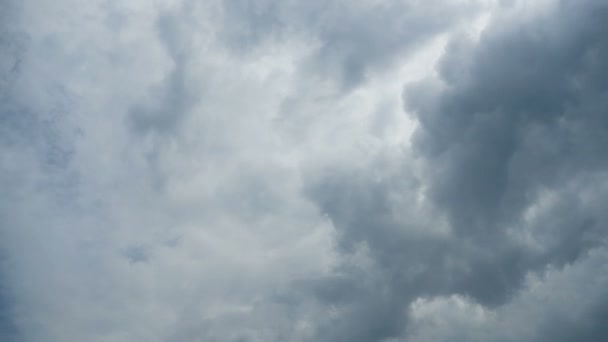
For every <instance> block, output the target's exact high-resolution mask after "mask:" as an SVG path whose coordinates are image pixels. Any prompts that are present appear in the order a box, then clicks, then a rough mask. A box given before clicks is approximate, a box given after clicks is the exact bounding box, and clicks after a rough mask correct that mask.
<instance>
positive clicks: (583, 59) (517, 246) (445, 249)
mask: <svg viewBox="0 0 608 342" xmlns="http://www.w3.org/2000/svg"><path fill="white" fill-rule="evenodd" d="M514 12H516V10H514ZM607 22H608V7H606V5H605V4H602V3H601V2H598V1H584V2H576V3H574V2H567V1H564V2H558V3H555V4H552V5H551V6H549V7H548V8H545V9H544V10H543V11H539V13H536V14H535V15H533V16H526V17H523V18H522V17H518V16H517V14H512V15H504V16H499V17H498V18H497V19H495V20H494V21H493V22H492V24H491V26H490V27H489V28H488V29H487V30H485V31H484V32H483V34H482V36H481V38H480V40H479V41H475V40H474V39H473V38H470V37H468V36H466V35H462V36H458V37H456V38H453V39H452V40H451V41H450V43H449V44H448V45H447V47H446V51H445V54H444V55H443V57H442V58H441V60H440V62H439V65H438V73H439V78H440V79H439V80H432V79H428V80H423V81H420V82H418V83H415V84H413V85H408V86H407V87H406V89H405V91H404V96H405V100H406V103H407V109H408V110H409V111H413V112H415V115H416V118H417V119H418V121H419V128H418V129H417V131H416V132H415V135H414V137H413V146H414V150H415V152H416V154H417V155H418V157H419V158H421V159H420V160H421V161H422V162H423V164H424V167H423V170H424V175H423V176H422V184H423V185H424V187H423V188H418V187H417V186H411V187H410V188H407V187H402V186H398V185H397V184H399V183H395V179H392V180H384V181H383V182H380V183H378V182H375V181H373V177H372V176H371V174H370V173H363V174H362V175H353V174H352V173H349V172H335V173H329V174H327V175H325V176H322V177H321V179H322V180H321V181H320V182H318V183H315V184H316V185H314V186H313V189H314V190H312V192H311V197H312V198H313V199H314V200H315V201H316V202H317V203H318V204H319V207H320V209H321V211H322V212H325V213H327V214H328V215H329V217H330V218H331V220H332V222H333V223H334V225H335V227H336V229H337V232H338V236H339V240H338V241H339V242H340V244H341V246H344V244H346V245H347V246H350V245H352V244H353V243H359V244H363V245H365V246H366V247H367V248H368V249H369V256H370V257H371V259H372V260H373V261H374V271H373V272H371V271H370V274H369V277H372V276H375V277H377V280H376V281H377V282H378V283H379V284H380V285H376V286H373V287H372V286H370V287H369V288H364V289H361V284H362V280H361V279H362V278H363V277H364V276H362V275H361V274H359V273H352V272H347V274H352V276H351V277H350V278H349V277H348V276H346V279H348V281H341V282H340V285H336V286H332V285H331V284H333V283H334V282H335V281H336V280H334V279H333V278H330V279H327V280H326V284H327V285H323V286H322V287H321V288H325V287H326V286H329V288H334V287H335V288H336V289H340V290H335V291H330V292H322V295H321V296H322V297H321V298H322V299H321V302H323V303H326V304H327V305H329V306H331V307H333V306H335V307H337V308H338V309H337V310H338V311H340V310H344V311H345V312H346V313H348V314H344V315H339V316H338V318H337V320H338V321H339V322H340V324H334V323H333V322H332V323H329V324H328V326H329V327H331V328H328V329H330V331H332V332H334V333H337V334H347V333H349V334H350V335H348V337H345V336H346V335H345V336H342V335H339V336H341V337H338V338H336V339H335V340H351V341H354V340H361V341H367V340H381V339H382V338H387V337H396V336H399V335H400V334H402V333H403V332H404V331H407V317H406V316H407V310H408V307H409V305H410V304H411V303H412V302H413V301H414V300H415V299H416V298H420V297H429V296H431V297H433V296H449V295H453V294H459V295H464V296H466V297H467V298H471V299H472V300H473V301H475V302H477V303H480V304H482V305H483V306H485V307H489V308H500V307H502V306H504V305H508V303H510V301H511V300H512V299H513V298H515V297H516V296H518V293H519V292H520V291H521V287H522V286H523V284H524V282H525V277H526V276H527V275H529V274H530V273H535V272H541V273H542V272H543V270H544V269H545V268H546V267H547V266H548V265H553V266H555V267H563V266H564V265H568V264H571V263H573V262H576V261H577V260H585V259H586V258H587V257H586V255H587V254H586V253H587V252H588V251H590V250H593V249H596V248H600V249H603V248H606V245H605V243H606V236H607V235H606V234H607V233H608V221H607V217H606V214H605V213H604V212H605V210H603V209H602V208H601V205H597V203H605V200H606V199H605V198H606V196H607V193H606V188H605V187H604V185H600V184H605V183H606V178H605V169H606V163H607V162H608V155H607V154H606V150H605V148H604V146H606V143H607V141H606V137H607V135H606V134H605V132H606V128H608V126H607V125H608V121H606V118H607V117H606V115H605V113H606V110H608V102H607V99H606V96H605V94H606V90H607V84H606V82H605V80H606V77H605V72H606V70H608V64H607V63H606V61H608V59H606V58H605V57H606V53H607V51H608V40H606V37H608V35H607V34H606V33H607V30H608V25H606V23H607ZM402 177H403V178H404V179H408V178H410V177H411V176H408V175H407V174H403V175H402ZM419 189H420V190H421V191H424V193H425V194H426V197H427V198H428V199H429V200H430V203H431V204H432V206H433V207H434V208H435V210H436V212H437V213H438V214H439V215H441V214H442V213H443V214H445V218H446V219H447V224H448V226H449V230H450V233H449V234H448V235H439V236H432V235H431V236H428V235H426V236H425V235H420V234H418V235H417V234H412V233H411V231H420V229H416V228H415V227H416V226H417V225H420V224H419V223H417V222H416V217H417V216H416V213H415V212H414V213H409V210H412V209H411V208H412V207H415V203H416V200H415V195H411V196H410V197H411V198H410V199H409V200H406V201H404V202H401V205H402V206H401V207H399V206H398V205H396V204H395V203H392V204H391V202H394V198H395V194H400V193H416V192H417V191H418V190H419ZM406 196H407V195H406ZM397 203H400V202H397ZM408 205H409V206H410V208H408V207H407V206H408ZM400 211H406V212H408V213H409V215H405V216H406V217H408V218H409V219H410V220H406V221H404V220H401V219H395V218H396V217H399V214H400ZM427 229H430V227H429V228H427ZM343 250H344V251H345V253H351V252H352V251H351V250H350V249H348V248H346V249H343ZM587 276H588V277H591V278H593V277H594V276H599V277H603V275H599V274H597V275H593V274H590V275H587ZM343 278H344V276H340V278H339V279H343ZM324 284H325V283H324ZM382 288H387V289H388V290H387V291H388V293H389V294H384V295H382V294H381V293H382V290H381V289H382ZM352 291H354V293H356V294H353V295H352V296H351V297H349V299H348V300H345V299H344V295H345V294H348V293H351V292H352ZM327 293H329V295H328V294H327ZM370 297H371V298H373V300H368V299H367V298H370ZM384 297H389V298H391V299H392V300H391V301H390V303H389V302H383V300H382V298H384ZM598 299H599V300H600V301H601V302H602V303H605V301H606V298H605V297H599V298H598ZM378 303H385V304H381V305H379V306H378V305H377V304H378ZM597 307H598V308H597V309H596V308H595V305H594V306H593V307H592V308H589V309H588V310H589V313H588V316H584V317H578V318H575V319H571V318H563V319H565V320H566V322H567V324H566V325H565V326H567V327H568V328H564V329H563V331H562V330H561V329H558V331H559V335H560V336H570V337H572V338H575V336H576V338H582V339H584V340H589V341H595V340H601V337H602V336H603V335H602V334H604V330H602V329H601V328H599V326H600V325H599V324H596V323H595V322H596V321H597V320H598V319H599V318H598V317H599V316H594V314H595V312H597V311H598V310H599V311H601V310H602V309H601V308H602V307H603V304H598V306H597ZM378 308H381V309H380V310H379V309H378ZM543 315H551V312H546V313H543ZM379 317H381V318H379ZM363 322H367V323H366V324H364V323H363ZM374 322H381V323H374ZM531 324H544V323H542V321H538V322H531ZM362 325H363V326H364V327H365V328H361V327H362ZM560 326H562V327H564V325H560ZM353 327H357V328H356V329H354V328H353ZM554 334H555V335H557V334H558V333H557V332H556V333H554ZM554 334H553V333H552V334H551V335H544V334H543V335H542V336H541V337H540V339H539V340H551V338H550V336H554ZM495 338H497V339H498V338H499V337H498V336H496V337H495ZM567 339H568V338H566V340H567ZM329 340H331V338H330V339H329Z"/></svg>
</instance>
